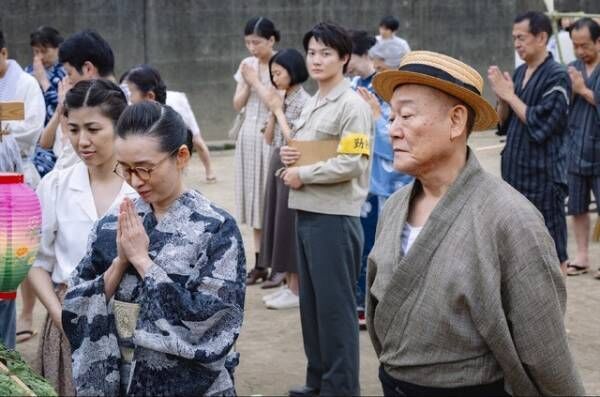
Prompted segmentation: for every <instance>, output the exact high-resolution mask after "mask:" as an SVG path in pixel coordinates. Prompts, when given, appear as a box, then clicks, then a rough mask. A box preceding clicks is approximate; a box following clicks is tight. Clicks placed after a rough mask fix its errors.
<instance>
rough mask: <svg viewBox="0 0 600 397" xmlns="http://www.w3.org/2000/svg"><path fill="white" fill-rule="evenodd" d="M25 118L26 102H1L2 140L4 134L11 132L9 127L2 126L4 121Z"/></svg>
mask: <svg viewBox="0 0 600 397" xmlns="http://www.w3.org/2000/svg"><path fill="white" fill-rule="evenodd" d="M6 120H25V104H24V103H23V102H0V142H2V137H3V136H4V135H8V134H10V131H8V129H7V128H2V121H6Z"/></svg>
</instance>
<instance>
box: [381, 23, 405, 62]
mask: <svg viewBox="0 0 600 397" xmlns="http://www.w3.org/2000/svg"><path fill="white" fill-rule="evenodd" d="M399 28H400V21H398V19H397V18H396V17H393V16H391V15H388V16H386V17H383V18H381V21H379V35H378V36H376V39H377V42H378V43H385V42H394V43H395V44H396V45H397V46H398V47H399V48H400V52H401V56H400V59H402V57H403V56H404V55H406V54H407V53H409V52H410V46H409V45H408V42H407V41H406V40H404V39H402V38H400V37H398V36H396V32H397V31H398V29H399Z"/></svg>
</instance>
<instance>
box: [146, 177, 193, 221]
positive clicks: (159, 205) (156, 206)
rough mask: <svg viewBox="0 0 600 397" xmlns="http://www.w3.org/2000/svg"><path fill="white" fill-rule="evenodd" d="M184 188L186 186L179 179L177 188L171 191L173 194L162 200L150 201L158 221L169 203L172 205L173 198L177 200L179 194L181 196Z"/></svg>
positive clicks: (168, 206) (167, 208) (165, 211)
mask: <svg viewBox="0 0 600 397" xmlns="http://www.w3.org/2000/svg"><path fill="white" fill-rule="evenodd" d="M185 190H186V187H185V185H184V184H183V181H181V182H180V183H179V186H178V187H177V189H175V191H174V192H173V194H171V195H170V196H169V197H167V198H165V199H164V200H161V201H160V202H155V203H152V210H153V211H154V215H155V216H156V219H158V220H159V221H160V220H161V219H162V218H163V216H164V215H165V214H166V213H167V211H168V210H169V208H170V207H171V205H173V203H174V202H175V200H177V199H178V198H179V196H181V195H182V194H183V193H184V192H185Z"/></svg>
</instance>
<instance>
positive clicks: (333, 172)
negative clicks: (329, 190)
mask: <svg viewBox="0 0 600 397" xmlns="http://www.w3.org/2000/svg"><path fill="white" fill-rule="evenodd" d="M360 101H361V102H354V103H349V104H348V105H349V106H347V107H346V108H345V109H343V110H342V112H343V113H342V116H341V120H340V129H341V136H340V144H339V146H338V149H337V156H335V157H333V158H331V159H329V160H327V161H320V162H318V163H316V164H311V165H305V166H301V167H299V175H300V179H301V180H302V182H303V183H305V184H333V183H339V182H345V181H348V180H350V179H353V178H357V177H359V176H360V175H361V174H362V173H363V172H365V171H366V170H367V168H368V166H369V158H368V157H369V154H370V138H371V136H372V130H373V121H372V117H371V109H370V108H369V105H367V104H366V102H364V101H362V99H360Z"/></svg>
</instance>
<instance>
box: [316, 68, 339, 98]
mask: <svg viewBox="0 0 600 397" xmlns="http://www.w3.org/2000/svg"><path fill="white" fill-rule="evenodd" d="M343 79H344V75H343V74H341V73H338V74H336V75H335V76H333V77H332V78H330V79H327V80H319V98H324V97H326V96H327V95H328V94H329V93H330V92H331V90H333V89H334V88H335V87H336V86H337V85H338V84H339V83H340V82H341V81H342V80H343Z"/></svg>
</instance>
